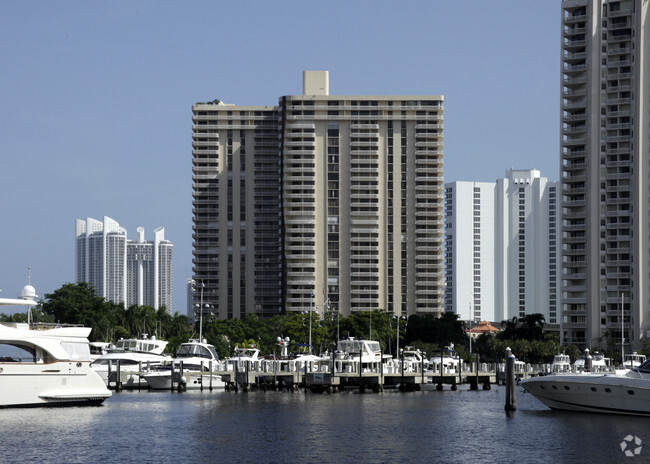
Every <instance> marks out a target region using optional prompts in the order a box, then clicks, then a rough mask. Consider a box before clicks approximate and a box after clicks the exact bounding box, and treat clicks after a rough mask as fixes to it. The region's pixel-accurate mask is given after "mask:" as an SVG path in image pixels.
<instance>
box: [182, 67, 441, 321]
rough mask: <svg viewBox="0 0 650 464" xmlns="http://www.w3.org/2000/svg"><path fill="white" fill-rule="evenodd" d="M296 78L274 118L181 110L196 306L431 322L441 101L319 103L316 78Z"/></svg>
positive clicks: (321, 92) (324, 96)
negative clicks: (296, 90)
mask: <svg viewBox="0 0 650 464" xmlns="http://www.w3.org/2000/svg"><path fill="white" fill-rule="evenodd" d="M303 79H304V80H303V94H302V95H289V96H284V97H281V98H280V101H279V105H278V106H277V107H240V106H234V105H224V104H222V103H221V102H218V101H215V102H212V103H208V104H205V103H201V104H196V105H194V107H193V120H194V125H193V128H194V134H193V137H194V138H193V139H194V145H193V146H194V160H193V162H194V170H193V172H194V274H195V281H202V282H203V283H204V284H205V287H202V288H203V289H204V296H203V298H204V304H208V305H211V306H213V307H215V308H217V309H218V314H219V316H220V317H239V316H241V315H243V314H244V313H246V312H254V313H258V314H264V315H274V314H277V313H278V312H282V311H285V310H286V311H305V310H310V309H314V310H318V311H319V312H321V313H322V312H323V311H324V310H326V309H327V304H326V302H327V301H329V303H330V308H335V309H336V310H340V311H341V313H342V314H349V312H350V311H368V310H373V309H377V308H381V309H385V310H388V311H390V312H393V313H395V314H407V313H408V314H411V313H415V312H420V313H440V312H441V311H442V231H443V223H442V146H443V143H442V129H443V124H442V121H443V116H442V112H443V97H441V96H431V95H410V96H360V95H353V96H332V95H329V75H328V73H327V72H326V71H305V73H304V75H303ZM198 299H199V297H198V294H197V295H195V301H198Z"/></svg>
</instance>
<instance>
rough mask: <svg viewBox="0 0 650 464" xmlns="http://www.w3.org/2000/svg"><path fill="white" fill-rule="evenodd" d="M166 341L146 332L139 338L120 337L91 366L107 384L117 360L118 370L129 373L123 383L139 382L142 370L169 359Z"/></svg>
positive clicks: (114, 369)
mask: <svg viewBox="0 0 650 464" xmlns="http://www.w3.org/2000/svg"><path fill="white" fill-rule="evenodd" d="M167 343H168V342H167V341H166V340H158V339H157V338H156V337H155V336H152V337H151V338H149V337H148V334H142V336H141V338H128V339H121V340H118V341H117V343H116V344H115V347H114V348H112V349H110V350H108V352H107V353H106V354H104V355H101V356H99V357H98V358H97V359H95V360H94V361H93V362H92V364H91V367H92V368H93V369H94V370H95V372H97V374H99V376H100V377H101V378H102V380H103V381H104V383H105V384H106V385H108V382H109V375H110V373H111V372H116V370H117V363H118V361H119V364H120V371H121V372H129V373H130V374H129V375H128V377H127V381H126V385H125V386H129V385H132V384H135V383H137V382H139V380H140V374H141V372H142V371H147V370H149V369H152V368H154V367H157V366H160V365H161V364H165V363H168V362H169V361H171V359H172V358H171V356H169V355H168V354H165V353H164V351H165V348H166V347H167Z"/></svg>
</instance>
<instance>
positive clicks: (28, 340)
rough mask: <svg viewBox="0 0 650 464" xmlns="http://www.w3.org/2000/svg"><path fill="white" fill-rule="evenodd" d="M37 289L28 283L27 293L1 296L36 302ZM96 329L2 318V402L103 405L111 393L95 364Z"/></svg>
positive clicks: (1, 300)
mask: <svg viewBox="0 0 650 464" xmlns="http://www.w3.org/2000/svg"><path fill="white" fill-rule="evenodd" d="M35 295H36V294H35V292H34V289H33V287H32V286H31V285H28V286H26V287H25V288H24V289H23V298H22V299H8V298H0V305H8V306H16V305H19V306H28V307H29V306H33V305H36V302H35V301H34V300H33V297H35ZM28 312H29V311H28ZM28 320H29V317H28ZM91 330H92V329H91V328H89V327H61V326H60V325H58V324H56V325H54V324H51V325H48V324H43V323H36V324H31V323H29V322H28V323H2V324H0V407H16V406H64V405H99V404H101V403H102V402H103V401H104V400H105V399H106V398H108V397H110V396H111V392H110V391H108V389H107V388H106V386H105V385H104V383H103V382H102V381H101V379H100V378H99V376H98V375H97V374H96V373H95V372H94V371H93V370H92V369H91V368H90V344H89V343H88V335H89V334H90V331H91Z"/></svg>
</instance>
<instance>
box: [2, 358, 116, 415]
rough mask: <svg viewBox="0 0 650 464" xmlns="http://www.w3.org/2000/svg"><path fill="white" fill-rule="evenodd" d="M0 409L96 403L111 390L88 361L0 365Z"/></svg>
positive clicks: (108, 395) (104, 397)
mask: <svg viewBox="0 0 650 464" xmlns="http://www.w3.org/2000/svg"><path fill="white" fill-rule="evenodd" d="M0 391H1V392H2V395H0V408H8V407H35V406H81V405H83V406H93V405H100V404H102V403H103V401H104V400H105V399H106V398H109V397H110V396H111V392H110V391H109V390H108V389H107V388H106V386H105V385H104V383H103V382H102V380H101V379H100V378H99V376H98V375H97V374H96V373H95V372H94V371H93V370H92V369H91V368H90V366H89V363H88V362H83V363H81V362H78V363H77V362H56V363H51V364H22V363H1V364H0Z"/></svg>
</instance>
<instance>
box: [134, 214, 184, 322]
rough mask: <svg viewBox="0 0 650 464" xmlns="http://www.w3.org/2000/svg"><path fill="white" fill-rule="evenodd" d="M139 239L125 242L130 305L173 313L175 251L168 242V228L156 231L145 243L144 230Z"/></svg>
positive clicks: (139, 234)
mask: <svg viewBox="0 0 650 464" xmlns="http://www.w3.org/2000/svg"><path fill="white" fill-rule="evenodd" d="M137 231H138V239H137V240H136V241H131V240H128V241H127V242H126V263H127V267H126V276H127V293H126V301H127V305H128V306H131V305H133V304H136V305H138V306H151V307H152V308H154V309H159V308H161V307H162V306H164V307H165V308H167V310H168V311H169V312H170V313H171V312H172V248H173V245H172V243H171V242H169V241H168V240H165V229H164V228H163V227H159V228H157V229H156V230H154V238H153V240H152V241H145V239H144V228H142V227H138V229H137Z"/></svg>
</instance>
